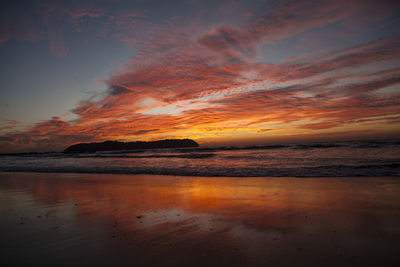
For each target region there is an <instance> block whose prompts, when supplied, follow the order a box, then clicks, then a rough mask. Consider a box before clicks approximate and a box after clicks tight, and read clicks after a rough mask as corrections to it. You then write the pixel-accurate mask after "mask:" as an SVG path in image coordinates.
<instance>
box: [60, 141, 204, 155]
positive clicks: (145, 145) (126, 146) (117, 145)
mask: <svg viewBox="0 0 400 267" xmlns="http://www.w3.org/2000/svg"><path fill="white" fill-rule="evenodd" d="M198 146H199V144H197V143H196V142H195V141H193V140H191V139H166V140H159V141H150V142H145V141H136V142H119V141H105V142H99V143H79V144H75V145H72V146H69V147H67V148H66V149H65V150H64V151H63V153H84V152H96V151H113V150H135V149H158V148H183V147H198Z"/></svg>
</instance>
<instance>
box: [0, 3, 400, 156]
mask: <svg viewBox="0 0 400 267" xmlns="http://www.w3.org/2000/svg"><path fill="white" fill-rule="evenodd" d="M372 10H376V12H371V11H372ZM398 11H399V4H398V3H397V2H387V5H382V3H381V2H376V1H361V2H360V1H343V2H340V3H338V2H337V1H328V2H324V3H323V4H322V3H321V2H320V1H315V2H314V1H281V2H279V3H278V4H277V5H276V6H274V7H273V8H268V9H266V11H265V12H261V14H259V15H257V16H253V17H250V18H249V19H248V21H246V22H245V23H244V24H242V25H211V26H210V27H207V28H206V29H202V27H199V24H198V23H187V24H186V25H183V24H181V25H177V24H176V23H175V22H173V23H172V24H171V25H159V26H158V27H159V28H158V29H157V25H155V24H152V25H151V26H150V23H144V24H146V25H147V26H148V27H149V29H150V28H151V29H152V30H151V34H149V35H148V36H146V37H142V38H139V39H140V42H137V43H136V44H137V45H138V47H137V49H136V56H135V57H134V58H133V59H132V60H131V61H130V62H129V63H128V64H126V66H125V68H124V70H123V71H120V72H118V73H116V74H115V75H112V76H111V77H109V78H107V79H106V83H107V85H108V87H109V90H108V91H107V93H106V95H105V96H104V97H103V98H102V99H97V100H93V99H92V100H82V101H81V102H80V103H78V104H77V106H76V107H75V108H73V109H72V111H71V112H72V113H73V114H75V115H76V117H77V118H76V119H74V120H72V121H64V120H62V119H61V118H59V117H56V116H55V117H52V119H50V120H48V121H41V122H38V123H37V124H36V125H34V126H31V127H28V128H27V129H26V130H25V131H21V132H13V131H8V132H7V133H5V134H3V135H2V136H1V140H0V142H1V143H2V144H3V146H4V147H10V146H11V145H14V146H15V147H21V148H23V149H25V150H26V149H27V148H30V149H34V148H35V147H36V148H37V147H41V148H42V149H45V148H50V147H53V148H54V147H57V148H62V147H63V146H65V144H66V142H68V143H74V142H81V141H95V140H105V139H119V140H136V139H148V140H151V139H157V138H164V137H178V138H179V137H191V138H198V139H200V140H204V141H205V142H206V141H208V140H212V139H213V138H214V139H218V138H233V137H235V136H258V137H265V138H267V137H268V136H274V135H280V134H281V135H296V134H302V133H304V132H307V131H308V132H309V133H321V134H323V133H326V132H327V131H332V132H335V131H337V132H340V131H358V130H360V129H373V128H375V127H377V126H379V127H381V128H384V130H385V131H392V132H393V131H398V129H399V120H398V117H396V116H397V115H398V114H399V113H400V105H399V104H400V92H399V90H398V88H399V84H400V65H399V64H398V62H400V37H399V36H398V35H389V36H384V37H379V38H375V40H373V41H371V40H365V41H364V42H362V43H360V44H358V45H352V46H350V47H345V48H341V49H336V50H333V51H329V50H325V51H324V55H320V56H319V57H318V58H315V57H309V56H308V55H309V53H308V54H306V55H305V56H301V55H299V56H298V57H296V58H297V59H298V60H295V61H293V60H291V59H290V58H289V59H288V60H284V61H282V62H281V63H276V62H274V63H270V62H268V57H265V55H264V54H263V53H262V52H261V50H262V48H263V49H264V50H265V49H266V48H268V47H269V48H271V47H272V45H274V44H279V42H282V41H283V40H286V39H288V38H291V37H293V36H296V35H299V34H301V33H303V32H307V31H312V30H313V29H315V28H323V27H330V26H331V25H340V27H341V29H342V28H343V27H345V26H346V27H347V28H348V30H349V31H352V30H354V29H356V28H357V27H358V26H359V25H356V24H357V23H363V25H364V26H368V25H375V24H376V23H383V22H382V21H383V20H385V19H387V18H389V17H390V16H392V15H393V14H395V12H398ZM65 13H66V14H68V16H69V17H70V18H71V19H72V23H73V25H75V27H77V25H80V23H81V21H82V20H83V19H84V18H87V19H89V20H90V19H94V20H96V19H99V18H102V17H103V18H104V17H107V20H109V19H110V15H108V14H106V13H105V11H104V10H101V9H95V10H90V9H76V10H74V11H71V10H67V11H65ZM137 16H141V15H137V14H136V13H135V14H130V15H129V16H128V15H126V16H124V17H120V18H119V19H118V20H117V22H115V24H114V26H115V25H118V27H119V29H127V28H126V27H131V26H132V25H130V26H127V25H126V24H127V22H126V20H132V21H134V20H135V19H136V18H137ZM354 18H358V19H359V20H357V21H355V19H354ZM356 22H357V23H356ZM128 24H129V23H128ZM144 24H143V25H144ZM200 24H201V23H200ZM134 25H138V24H134ZM114 26H113V27H114ZM147 26H146V27H147ZM115 27H117V26H115ZM143 28H144V27H143ZM143 28H142V29H143ZM136 30H137V29H136ZM139 31H140V30H139ZM114 34H115V35H114V37H115V38H118V39H119V40H121V41H123V42H125V41H127V40H133V39H135V38H136V37H135V36H136V34H138V32H135V34H132V35H130V34H129V33H128V34H121V32H120V31H116V32H114ZM139 36H140V34H139ZM53 37H54V36H53ZM130 37H132V38H133V39H130ZM3 39H4V38H3ZM50 39H56V38H55V37H54V38H50ZM135 40H138V39H135ZM59 45H60V43H58V44H57V43H55V44H54V46H55V47H54V51H53V52H54V53H55V54H58V55H59V56H66V48H65V47H63V46H62V45H60V46H59ZM6 127H10V126H6ZM2 129H3V130H6V129H12V128H4V127H3V128H2Z"/></svg>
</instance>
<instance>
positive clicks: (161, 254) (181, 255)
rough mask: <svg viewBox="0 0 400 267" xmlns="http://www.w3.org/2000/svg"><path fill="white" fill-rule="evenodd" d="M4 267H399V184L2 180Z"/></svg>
mask: <svg viewBox="0 0 400 267" xmlns="http://www.w3.org/2000/svg"><path fill="white" fill-rule="evenodd" d="M0 214H1V222H0V234H1V236H2V238H1V239H0V243H1V247H2V251H3V253H2V254H3V256H2V257H1V260H0V261H1V263H2V265H3V266H26V265H44V264H50V265H57V266H60V265H61V266H77V265H86V266H89V265H102V266H110V265H135V266H267V265H269V266H398V265H399V264H400V257H399V256H398V251H400V180H399V179H398V177H364V178H363V177H335V178H290V177H287V178H285V177H279V178H268V177H259V178H257V177H255V178H250V177H240V178H238V177H186V176H163V175H131V174H82V173H81V174H75V173H23V172H2V173H0Z"/></svg>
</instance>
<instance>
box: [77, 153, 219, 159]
mask: <svg viewBox="0 0 400 267" xmlns="http://www.w3.org/2000/svg"><path fill="white" fill-rule="evenodd" d="M214 156H215V154H183V155H176V154H172V155H171V154H169V155H163V154H159V155H154V154H153V155H138V156H137V155H112V154H111V155H104V154H80V155H73V156H71V157H72V158H116V159H119V158H127V159H145V158H183V159H203V158H211V157H214Z"/></svg>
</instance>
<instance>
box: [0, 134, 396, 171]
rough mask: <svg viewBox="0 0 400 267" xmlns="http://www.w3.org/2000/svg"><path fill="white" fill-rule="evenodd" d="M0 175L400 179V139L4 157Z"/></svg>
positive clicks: (1, 160) (0, 158)
mask: <svg viewBox="0 0 400 267" xmlns="http://www.w3.org/2000/svg"><path fill="white" fill-rule="evenodd" d="M0 171H3V172H54V173H113V174H156V175H173V176H207V177H355V176H363V177H377V176H400V140H379V141H376V140H363V141H340V142H319V143H307V144H304V143H303V144H281V145H264V146H251V147H214V148H209V147H198V148H175V149H153V150H132V151H108V152H107V151H104V152H97V153H77V154H64V153H31V154H29V153H26V154H8V155H5V154H3V155H1V156H0Z"/></svg>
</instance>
